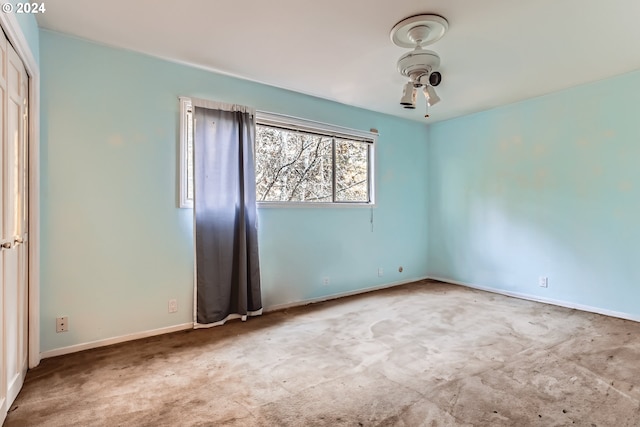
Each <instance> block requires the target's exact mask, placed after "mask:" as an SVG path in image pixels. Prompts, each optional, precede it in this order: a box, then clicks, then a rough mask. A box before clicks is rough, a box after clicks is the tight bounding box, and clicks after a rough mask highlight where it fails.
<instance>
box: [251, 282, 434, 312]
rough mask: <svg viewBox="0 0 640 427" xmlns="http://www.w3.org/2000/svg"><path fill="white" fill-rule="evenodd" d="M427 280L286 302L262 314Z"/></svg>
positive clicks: (273, 306)
mask: <svg viewBox="0 0 640 427" xmlns="http://www.w3.org/2000/svg"><path fill="white" fill-rule="evenodd" d="M427 279H429V277H417V278H413V279H409V280H402V281H399V282H392V283H386V284H384V285H377V286H372V287H370V288H363V289H356V290H354V291H348V292H341V293H337V294H331V295H325V296H322V297H317V298H309V299H305V300H302V301H294V302H288V303H285V304H276V305H272V306H269V307H265V309H264V312H265V313H266V312H269V311H277V310H284V309H286V308H293V307H299V306H302V305H308V304H315V303H318V302H324V301H330V300H333V299H338V298H344V297H349V296H352V295H359V294H364V293H367V292H373V291H378V290H380V289H387V288H393V287H394V286H400V285H406V284H407V283H413V282H419V281H421V280H427Z"/></svg>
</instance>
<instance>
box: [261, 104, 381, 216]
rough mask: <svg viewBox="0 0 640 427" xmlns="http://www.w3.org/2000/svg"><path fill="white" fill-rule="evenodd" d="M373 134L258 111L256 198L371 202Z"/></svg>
mask: <svg viewBox="0 0 640 427" xmlns="http://www.w3.org/2000/svg"><path fill="white" fill-rule="evenodd" d="M375 138H376V135H375V134H372V133H369V132H360V131H354V130H351V129H345V128H339V127H336V126H330V125H325V124H321V123H316V122H311V121H307V120H301V119H294V118H291V117H286V116H278V115H274V114H267V113H259V114H258V115H257V125H256V152H255V157H256V160H255V161H256V198H257V200H258V202H259V203H262V204H278V203H296V204H303V203H304V204H323V203H324V204H327V203H329V204H332V203H333V204H335V203H340V204H366V205H370V204H373V202H374V191H373V190H374V185H373V176H374V174H373V157H374V143H375Z"/></svg>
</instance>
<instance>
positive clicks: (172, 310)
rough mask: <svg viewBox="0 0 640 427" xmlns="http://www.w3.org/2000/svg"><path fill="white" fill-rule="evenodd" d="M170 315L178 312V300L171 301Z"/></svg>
mask: <svg viewBox="0 0 640 427" xmlns="http://www.w3.org/2000/svg"><path fill="white" fill-rule="evenodd" d="M168 305H169V313H175V312H177V311H178V300H177V299H170V300H169V304H168Z"/></svg>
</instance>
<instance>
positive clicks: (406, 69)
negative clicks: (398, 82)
mask: <svg viewBox="0 0 640 427" xmlns="http://www.w3.org/2000/svg"><path fill="white" fill-rule="evenodd" d="M438 67H440V56H438V54H437V53H436V52H434V51H432V50H424V49H420V48H418V49H415V50H412V51H411V52H407V53H405V54H404V55H402V56H401V57H400V59H398V71H399V72H400V74H402V75H403V76H405V77H409V78H410V79H411V81H412V82H413V83H416V84H418V85H420V78H421V77H422V76H426V77H428V76H429V74H431V72H433V71H436V70H437V69H438Z"/></svg>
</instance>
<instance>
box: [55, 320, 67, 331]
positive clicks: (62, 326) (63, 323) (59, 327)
mask: <svg viewBox="0 0 640 427" xmlns="http://www.w3.org/2000/svg"><path fill="white" fill-rule="evenodd" d="M68 330H69V318H68V317H67V316H64V317H56V332H57V333H60V332H67V331H68Z"/></svg>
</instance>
